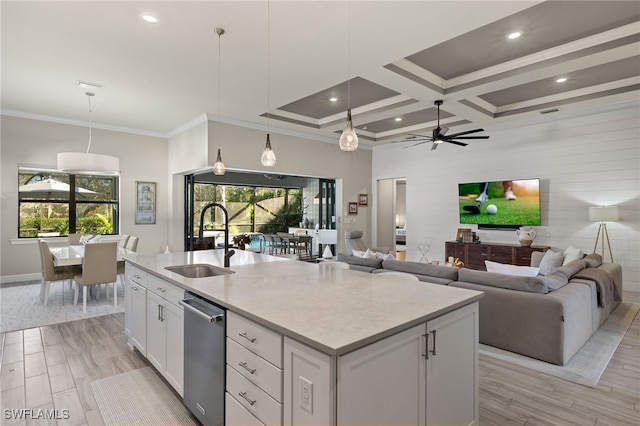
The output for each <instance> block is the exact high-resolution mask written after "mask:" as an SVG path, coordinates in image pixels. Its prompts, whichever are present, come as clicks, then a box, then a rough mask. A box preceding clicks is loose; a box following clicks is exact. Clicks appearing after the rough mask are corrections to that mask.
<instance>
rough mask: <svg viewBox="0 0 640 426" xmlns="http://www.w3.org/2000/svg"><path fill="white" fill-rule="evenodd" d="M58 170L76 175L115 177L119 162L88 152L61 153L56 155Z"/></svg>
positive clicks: (118, 171) (117, 173) (109, 157)
mask: <svg viewBox="0 0 640 426" xmlns="http://www.w3.org/2000/svg"><path fill="white" fill-rule="evenodd" d="M58 170H62V171H63V172H66V173H71V174H76V175H103V176H105V175H107V176H117V175H119V174H120V160H119V159H118V158H117V157H112V156H110V155H102V154H92V153H89V152H61V153H59V154H58Z"/></svg>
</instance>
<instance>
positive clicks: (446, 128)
mask: <svg viewBox="0 0 640 426" xmlns="http://www.w3.org/2000/svg"><path fill="white" fill-rule="evenodd" d="M448 131H449V128H448V127H441V128H440V134H441V135H446V134H447V132H448Z"/></svg>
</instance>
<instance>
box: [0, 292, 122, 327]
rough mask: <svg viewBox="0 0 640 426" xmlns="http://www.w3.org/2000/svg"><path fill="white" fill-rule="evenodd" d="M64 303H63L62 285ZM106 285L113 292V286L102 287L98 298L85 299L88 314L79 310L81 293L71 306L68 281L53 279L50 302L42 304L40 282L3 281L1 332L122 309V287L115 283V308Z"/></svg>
mask: <svg viewBox="0 0 640 426" xmlns="http://www.w3.org/2000/svg"><path fill="white" fill-rule="evenodd" d="M63 285H64V286H65V287H64V304H63V303H62V302H63V300H62V293H63V292H62V286H63ZM105 287H106V289H108V290H109V291H110V292H111V293H112V294H113V287H111V285H109V286H103V290H102V295H101V297H100V299H99V300H97V301H96V300H95V299H94V298H91V300H87V313H83V312H82V293H80V302H79V303H78V304H77V305H75V306H74V305H73V289H70V288H69V284H68V282H64V283H63V282H52V283H51V289H50V291H49V302H48V304H47V306H44V305H43V304H42V302H41V301H40V282H33V281H30V282H28V283H17V284H3V285H2V286H0V332H2V333H4V332H8V331H15V330H25V329H28V328H34V327H42V326H45V325H51V324H60V323H63V322H67V321H74V320H79V319H86V318H91V317H97V316H101V315H109V314H114V313H117V312H124V288H123V286H122V284H120V283H118V307H114V306H113V300H111V299H110V300H107V297H106V296H105Z"/></svg>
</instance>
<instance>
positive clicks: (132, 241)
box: [126, 237, 138, 251]
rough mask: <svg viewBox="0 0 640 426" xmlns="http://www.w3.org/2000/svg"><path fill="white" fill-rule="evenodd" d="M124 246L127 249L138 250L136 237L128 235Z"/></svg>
mask: <svg viewBox="0 0 640 426" xmlns="http://www.w3.org/2000/svg"><path fill="white" fill-rule="evenodd" d="M126 248H127V250H131V251H138V237H129V238H128V239H127V245H126Z"/></svg>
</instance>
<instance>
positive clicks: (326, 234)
mask: <svg viewBox="0 0 640 426" xmlns="http://www.w3.org/2000/svg"><path fill="white" fill-rule="evenodd" d="M337 242H338V231H337V230H335V229H318V244H321V245H322V244H324V245H325V247H324V251H323V252H322V258H323V259H333V253H332V252H331V245H333V244H336V243H337Z"/></svg>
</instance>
